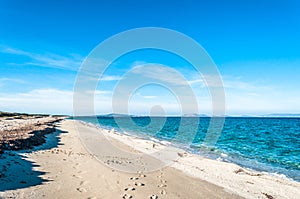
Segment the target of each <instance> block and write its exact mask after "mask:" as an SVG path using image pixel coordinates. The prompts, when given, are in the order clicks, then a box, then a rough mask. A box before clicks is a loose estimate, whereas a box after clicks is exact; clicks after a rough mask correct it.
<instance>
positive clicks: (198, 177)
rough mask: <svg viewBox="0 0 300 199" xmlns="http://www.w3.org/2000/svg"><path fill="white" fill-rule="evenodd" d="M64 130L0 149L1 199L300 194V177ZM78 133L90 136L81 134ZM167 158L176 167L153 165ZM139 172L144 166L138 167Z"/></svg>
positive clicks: (65, 124) (63, 126)
mask: <svg viewBox="0 0 300 199" xmlns="http://www.w3.org/2000/svg"><path fill="white" fill-rule="evenodd" d="M75 122H76V126H75V125H74V123H75ZM58 129H59V131H57V132H55V133H54V134H50V135H48V138H47V140H48V141H47V142H46V143H45V144H43V145H42V146H39V147H36V148H35V149H34V150H33V151H23V152H22V153H17V152H7V151H6V152H5V153H4V154H2V155H1V157H0V169H1V174H0V175H1V176H0V184H1V185H0V197H4V198H10V197H13V198H113V199H114V198H151V197H152V198H187V199H190V198H242V197H245V198H297V196H299V195H300V183H297V182H294V181H290V180H287V179H282V178H278V177H274V176H269V175H267V174H262V173H257V172H252V171H248V170H246V169H243V168H240V167H239V166H237V165H234V164H230V163H225V162H219V161H215V160H210V159H206V158H202V157H198V156H196V155H192V154H188V153H185V152H184V151H181V150H179V149H174V148H172V147H170V148H169V147H167V148H166V147H165V146H164V145H162V144H159V143H157V142H154V141H149V140H141V139H138V138H134V137H132V136H126V135H119V134H117V133H114V132H112V131H107V130H103V129H102V130H101V129H97V128H95V127H91V126H88V125H84V124H82V123H80V122H78V121H70V120H64V121H62V122H61V123H60V125H59V127H58ZM78 131H80V132H83V131H84V132H85V133H86V134H87V135H88V136H87V137H80V136H82V133H81V134H80V135H79V134H78ZM101 135H102V137H101ZM93 136H94V137H93ZM103 136H104V137H105V138H108V139H109V140H110V142H111V143H112V144H113V146H114V147H111V146H110V147H111V148H105V147H108V145H107V142H106V141H107V139H104V137H103ZM88 138H90V139H88ZM96 139H97V140H96ZM89 143H91V145H93V143H97V144H94V145H95V146H88V145H89ZM116 146H117V147H116ZM92 148H95V149H94V151H92V150H93V149H92ZM91 149H92V150H91ZM96 149H97V150H96ZM162 149H163V150H162ZM99 150H100V151H99ZM101 150H102V151H101ZM119 151H127V152H131V153H132V154H135V153H138V154H147V155H142V156H141V159H131V158H132V157H131V155H130V153H119ZM91 152H92V153H91ZM105 153H109V154H105ZM128 154H129V155H128ZM175 155H176V157H177V158H176V159H175V160H174V159H173V158H174V156H175ZM164 157H171V158H170V161H169V162H168V163H169V166H168V167H164V168H161V169H158V170H156V171H151V168H156V166H157V165H156V164H154V163H156V160H158V161H159V160H161V159H164ZM170 162H172V164H170ZM119 170H124V171H119ZM135 170H137V171H139V172H132V171H135ZM126 171H127V172H126Z"/></svg>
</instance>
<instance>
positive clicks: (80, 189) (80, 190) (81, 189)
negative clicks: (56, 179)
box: [76, 187, 87, 193]
mask: <svg viewBox="0 0 300 199" xmlns="http://www.w3.org/2000/svg"><path fill="white" fill-rule="evenodd" d="M76 190H77V191H79V192H81V193H82V192H87V191H86V189H85V188H82V187H78V188H77V189H76Z"/></svg>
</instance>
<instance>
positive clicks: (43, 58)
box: [0, 46, 83, 71]
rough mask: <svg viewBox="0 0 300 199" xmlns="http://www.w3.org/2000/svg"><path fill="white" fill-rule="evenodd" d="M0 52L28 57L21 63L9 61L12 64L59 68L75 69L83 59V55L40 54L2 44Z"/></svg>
mask: <svg viewBox="0 0 300 199" xmlns="http://www.w3.org/2000/svg"><path fill="white" fill-rule="evenodd" d="M0 52H1V53H6V54H12V55H16V56H24V57H27V58H29V60H30V61H27V62H22V63H10V64H13V65H24V66H25V65H34V66H40V67H49V68H60V69H65V70H73V71H76V70H77V69H78V68H79V66H80V65H81V62H82V61H83V57H81V56H79V55H74V54H69V55H67V56H62V55H58V54H54V53H49V52H47V53H43V54H41V53H33V52H29V51H24V50H21V49H16V48H12V47H3V46H2V47H0Z"/></svg>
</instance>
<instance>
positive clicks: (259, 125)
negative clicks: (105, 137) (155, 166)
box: [76, 116, 300, 181]
mask: <svg viewBox="0 0 300 199" xmlns="http://www.w3.org/2000/svg"><path fill="white" fill-rule="evenodd" d="M76 119H79V120H82V121H85V122H89V123H92V124H94V125H97V126H100V127H102V128H107V129H111V128H114V129H115V130H117V131H119V132H120V133H127V134H133V135H136V136H139V137H143V138H147V139H149V138H151V137H154V138H156V139H158V140H166V141H171V142H172V144H174V145H176V146H178V147H180V148H184V149H186V150H188V151H190V152H192V153H196V154H201V155H204V156H207V157H210V158H214V159H221V160H223V161H228V162H233V163H236V164H239V165H241V166H244V167H247V168H251V169H255V170H258V171H265V172H269V173H274V174H283V175H285V176H287V177H289V178H292V179H294V180H296V181H300V118H252V117H249V118H240V117H239V118H234V117H227V118H226V119H225V123H224V126H223V129H222V131H221V132H220V137H219V139H218V141H217V142H216V143H215V144H214V145H212V146H206V147H203V143H204V142H203V141H204V139H205V136H206V134H207V130H208V127H209V123H210V121H211V118H209V117H201V118H195V117H191V118H180V117H167V118H163V117H154V118H150V117H119V118H117V120H115V119H114V118H113V117H104V116H101V117H97V120H93V118H91V117H80V118H76ZM200 148H201V150H200Z"/></svg>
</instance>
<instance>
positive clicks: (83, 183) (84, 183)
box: [80, 181, 89, 186]
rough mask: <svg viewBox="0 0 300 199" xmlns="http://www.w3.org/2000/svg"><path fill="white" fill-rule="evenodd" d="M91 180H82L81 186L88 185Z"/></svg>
mask: <svg viewBox="0 0 300 199" xmlns="http://www.w3.org/2000/svg"><path fill="white" fill-rule="evenodd" d="M88 183H89V182H88V181H81V182H80V186H82V185H87V184H88Z"/></svg>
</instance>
